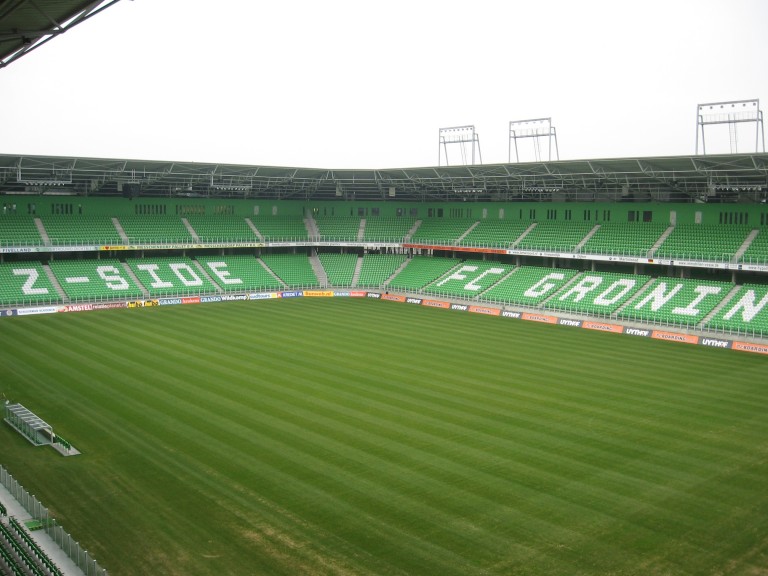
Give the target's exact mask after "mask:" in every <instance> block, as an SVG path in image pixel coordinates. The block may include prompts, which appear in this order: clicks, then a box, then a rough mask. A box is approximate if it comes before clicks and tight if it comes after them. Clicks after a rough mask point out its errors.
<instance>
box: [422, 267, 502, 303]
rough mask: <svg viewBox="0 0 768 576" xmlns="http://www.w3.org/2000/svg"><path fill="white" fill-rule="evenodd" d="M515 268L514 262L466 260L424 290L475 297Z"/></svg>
mask: <svg viewBox="0 0 768 576" xmlns="http://www.w3.org/2000/svg"><path fill="white" fill-rule="evenodd" d="M513 268H514V266H513V265H512V264H501V263H499V262H484V261H483V260H466V261H465V262H464V263H463V264H462V265H461V266H459V267H458V268H456V269H455V270H453V271H452V272H451V273H450V274H446V275H445V276H443V277H442V278H440V279H438V280H436V281H435V282H433V283H432V284H430V285H429V286H427V287H426V288H424V291H425V292H427V293H429V294H435V295H439V296H447V297H457V298H474V297H475V296H477V295H478V294H481V293H482V292H483V291H485V290H487V289H488V288H490V287H491V286H493V285H494V284H496V283H497V282H498V281H499V280H501V279H502V278H503V277H504V276H506V275H507V274H509V273H510V272H511V271H512V269H513Z"/></svg>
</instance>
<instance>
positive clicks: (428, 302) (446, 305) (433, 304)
mask: <svg viewBox="0 0 768 576" xmlns="http://www.w3.org/2000/svg"><path fill="white" fill-rule="evenodd" d="M421 305H422V306H431V307H432V308H450V307H451V304H450V302H442V301H440V300H424V301H422V303H421Z"/></svg>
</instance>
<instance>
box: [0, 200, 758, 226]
mask: <svg viewBox="0 0 768 576" xmlns="http://www.w3.org/2000/svg"><path fill="white" fill-rule="evenodd" d="M0 204H2V210H3V213H9V212H11V211H12V206H13V204H15V205H16V213H17V214H35V215H37V216H47V215H57V214H65V215H70V214H71V215H79V214H82V215H91V216H97V215H98V216H125V215H148V216H151V215H166V216H186V215H197V214H205V215H216V214H229V215H233V216H240V217H249V216H271V215H278V216H294V217H300V216H301V215H303V214H304V213H305V212H311V213H313V214H316V215H317V216H319V217H322V216H326V217H330V216H347V217H348V216H353V217H365V218H374V217H377V216H378V217H389V218H396V217H405V218H419V219H421V220H425V219H432V218H451V219H454V218H468V219H472V220H482V219H491V220H496V219H504V220H512V221H515V220H537V221H540V222H541V221H546V220H555V221H571V222H584V221H588V222H595V223H602V222H613V223H620V222H630V221H638V222H643V221H651V222H656V223H661V224H670V223H673V222H676V223H678V224H694V223H702V224H729V225H730V224H734V225H736V224H746V225H750V226H765V225H768V206H765V205H762V204H672V203H632V202H628V203H608V202H574V203H570V202H488V203H482V202H426V203H418V202H402V203H399V202H397V201H380V202H376V201H371V202H368V201H366V202H356V201H346V200H341V201H323V202H313V201H301V200H271V201H270V200H265V201H259V200H253V199H250V200H219V199H207V198H201V199H192V198H190V199H187V198H141V197H139V198H134V199H127V198H84V197H73V196H26V195H25V196H12V195H7V196H3V197H2V199H0Z"/></svg>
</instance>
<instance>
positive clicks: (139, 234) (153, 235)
mask: <svg viewBox="0 0 768 576" xmlns="http://www.w3.org/2000/svg"><path fill="white" fill-rule="evenodd" d="M119 221H120V225H121V226H122V228H123V231H124V232H125V234H126V236H128V242H129V243H130V244H191V243H193V242H194V238H193V237H192V235H191V234H190V233H189V230H188V229H187V227H186V226H185V225H184V222H183V221H182V220H181V218H179V217H178V216H120V218H119Z"/></svg>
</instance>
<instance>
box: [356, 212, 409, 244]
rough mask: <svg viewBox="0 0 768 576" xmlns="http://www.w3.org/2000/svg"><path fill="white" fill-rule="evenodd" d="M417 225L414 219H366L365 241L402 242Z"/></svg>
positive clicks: (375, 217)
mask: <svg viewBox="0 0 768 576" xmlns="http://www.w3.org/2000/svg"><path fill="white" fill-rule="evenodd" d="M415 223H416V220H415V219H413V218H385V217H378V216H374V217H373V218H366V219H365V231H364V239H365V241H366V242H402V241H403V238H405V236H406V234H408V231H409V230H410V229H411V228H413V225H414V224H415Z"/></svg>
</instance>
